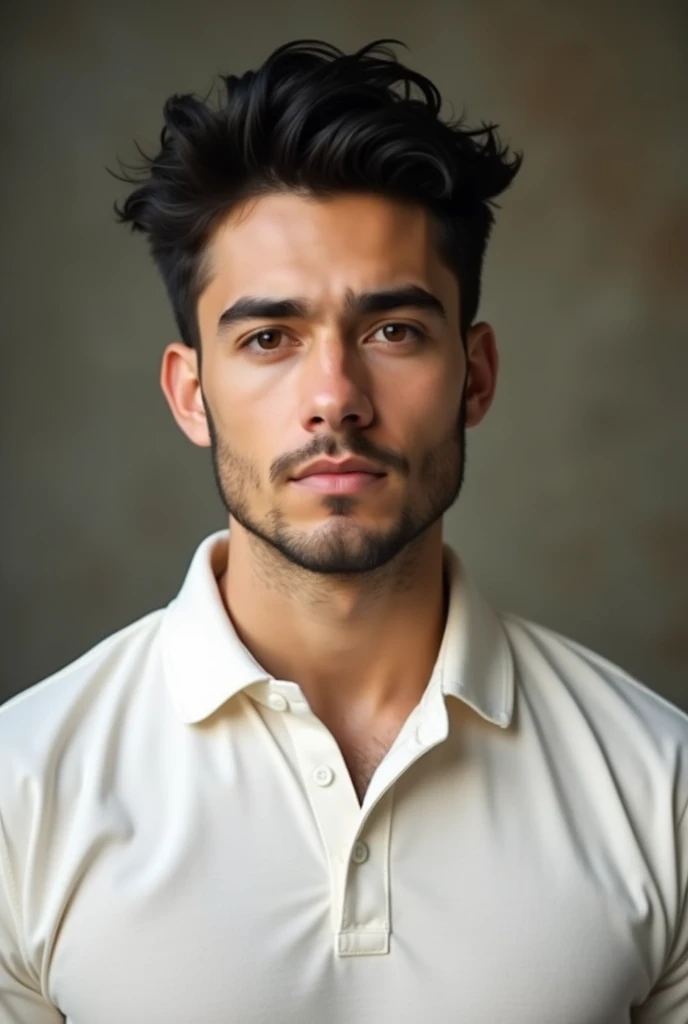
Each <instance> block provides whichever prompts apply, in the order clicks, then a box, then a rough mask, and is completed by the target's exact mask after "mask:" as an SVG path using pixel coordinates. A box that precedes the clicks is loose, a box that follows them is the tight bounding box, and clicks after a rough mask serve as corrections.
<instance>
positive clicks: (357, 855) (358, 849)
mask: <svg viewBox="0 0 688 1024" xmlns="http://www.w3.org/2000/svg"><path fill="white" fill-rule="evenodd" d="M369 853H370V850H369V849H368V846H367V845H366V843H364V842H362V840H360V839H359V840H358V841H357V842H355V843H354V848H353V850H352V851H351V860H352V861H353V863H354V864H365V862H366V861H367V860H368V856H369Z"/></svg>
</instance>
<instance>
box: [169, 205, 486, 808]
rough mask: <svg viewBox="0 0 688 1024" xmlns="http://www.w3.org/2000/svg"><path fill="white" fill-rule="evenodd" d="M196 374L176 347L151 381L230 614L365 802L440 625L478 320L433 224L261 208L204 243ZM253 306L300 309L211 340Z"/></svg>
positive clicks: (476, 362) (481, 372)
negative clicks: (219, 519) (368, 303)
mask: <svg viewBox="0 0 688 1024" xmlns="http://www.w3.org/2000/svg"><path fill="white" fill-rule="evenodd" d="M208 257H209V262H210V268H211V272H210V278H209V283H208V284H207V286H206V288H205V290H204V291H203V292H202V294H201V296H200V298H199V302H198V308H197V312H198V321H199V328H200V335H201V351H202V365H201V369H200V376H199V365H198V359H197V355H196V353H195V352H194V351H193V350H191V349H190V348H188V347H187V346H185V345H183V344H181V343H179V342H174V343H172V344H170V345H169V346H168V347H167V349H166V350H165V353H164V356H163V364H162V370H161V386H162V389H163V392H164V394H165V396H166V398H167V401H168V403H169V405H170V408H171V410H172V413H173V415H174V417H175V419H176V421H177V423H178V424H179V426H180V427H181V429H182V430H183V431H184V433H185V434H186V435H187V437H189V438H190V440H191V441H192V442H193V443H194V444H197V445H200V446H210V447H211V450H212V455H213V466H214V469H215V476H216V480H217V483H218V487H219V490H220V494H221V496H222V499H223V501H224V503H225V507H226V508H227V511H228V514H229V516H230V527H231V541H230V550H229V556H228V563H227V568H226V571H225V573H224V575H223V576H222V578H221V580H220V587H221V591H222V594H223V598H224V601H225V605H226V608H227V611H228V613H229V615H230V616H231V619H232V622H233V624H234V626H235V628H236V630H237V632H238V634H239V636H240V637H241V639H242V641H243V642H244V643H245V645H246V646H247V647H248V648H249V650H251V652H252V653H253V655H254V657H255V658H256V659H257V660H258V661H259V662H260V664H261V665H263V667H264V668H265V669H266V670H267V671H269V672H270V673H272V674H273V675H274V676H275V677H276V678H279V679H287V680H292V681H294V682H298V683H299V685H300V686H301V687H302V689H303V691H304V694H305V696H306V699H307V700H308V701H309V703H310V705H311V707H312V709H313V711H314V712H315V714H317V715H318V716H319V717H320V718H321V719H322V721H323V722H324V723H325V724H326V725H327V726H328V728H330V730H331V731H332V733H333V735H334V736H335V739H337V742H338V743H339V745H340V747H341V749H342V753H343V754H344V756H345V759H346V760H347V763H348V764H349V768H350V771H351V774H352V779H353V781H354V784H355V786H356V788H357V790H358V792H359V794H361V793H362V792H363V791H364V790H365V787H366V785H367V782H368V779H369V777H370V775H371V774H372V771H373V770H374V767H375V765H376V764H377V763H378V762H379V760H380V759H381V757H382V756H383V755H384V752H385V750H386V749H387V748H388V747H389V745H390V744H391V742H392V741H393V739H394V736H395V735H396V733H397V732H398V730H399V728H400V727H401V725H402V724H403V722H404V720H405V719H406V717H407V716H408V714H409V713H410V711H411V710H412V709H413V707H414V706H415V705H416V704H417V703H418V700H419V699H420V696H421V695H422V693H423V690H424V689H425V686H426V685H427V682H428V680H429V678H430V674H431V672H432V668H433V665H434V662H435V660H436V657H437V653H438V650H439V645H440V642H441V638H442V633H443V630H444V623H445V617H446V594H445V587H444V585H443V574H442V516H443V514H444V513H445V512H446V511H447V509H448V508H450V506H451V505H452V504H453V503H454V501H455V500H456V498H457V497H458V494H459V490H460V487H461V482H462V478H463V465H464V433H465V428H466V427H472V426H475V425H476V424H478V423H479V422H480V421H481V420H482V418H483V416H484V415H485V413H486V412H487V410H488V409H489V407H490V404H491V402H492V399H493V395H494V389H495V382H496V376H497V365H498V358H497V350H496V344H495V338H494V333H493V331H492V329H491V328H490V326H489V325H488V324H485V323H478V324H475V325H474V326H472V327H471V328H470V330H469V332H468V334H467V336H466V338H465V346H464V343H463V342H462V339H461V336H460V332H459V302H460V294H459V286H458V282H457V280H456V277H455V275H454V273H453V272H452V271H451V270H450V269H449V268H448V267H446V266H445V265H444V264H443V263H442V261H441V259H440V257H439V254H438V252H437V249H436V246H435V241H434V229H433V224H432V222H431V219H430V217H429V215H428V214H427V213H426V212H425V211H424V210H423V209H421V208H419V207H415V206H411V205H406V204H402V203H398V202H394V201H390V200H388V199H384V198H381V197H378V196H370V195H342V196H337V197H334V198H328V199H325V200H323V199H315V198H312V197H303V196H299V195H295V194H293V193H280V194H273V195H268V196H263V197H260V198H258V199H254V200H252V201H250V202H247V203H244V204H243V205H242V206H241V207H239V208H237V209H235V210H233V211H232V213H231V214H230V215H229V216H228V217H227V219H226V220H225V221H224V222H223V223H222V224H221V225H220V226H219V228H218V229H217V230H216V232H215V234H214V236H213V238H212V239H211V242H210V244H209V249H208ZM409 285H414V286H417V287H420V288H423V289H425V290H426V291H427V292H429V293H431V294H432V295H433V296H435V297H436V298H437V299H439V301H440V303H441V304H442V307H443V309H444V313H445V315H444V316H442V315H440V314H439V313H438V312H436V311H434V310H432V309H426V308H418V307H416V306H412V305H404V306H399V307H398V308H394V309H390V310H387V311H384V312H380V311H378V312H372V313H370V312H368V313H365V314H360V313H354V312H352V310H351V299H352V296H356V295H358V294H360V293H370V292H378V291H381V290H384V291H387V290H390V289H396V288H400V287H406V286H409ZM246 296H254V297H260V298H271V299H287V298H289V299H300V300H304V301H305V302H307V303H308V304H309V306H308V308H307V309H305V310H302V311H300V315H299V316H288V317H285V316H281V317H279V318H266V317H264V316H263V317H260V318H253V319H245V320H242V321H240V322H236V323H232V324H230V325H225V326H224V327H222V328H219V327H218V323H219V320H220V317H221V314H223V313H224V312H225V311H226V310H227V309H228V308H229V307H230V306H232V305H233V304H234V303H235V302H236V301H237V300H238V299H241V298H243V297H246ZM346 455H357V456H361V457H363V458H366V459H369V460H370V461H372V462H373V463H375V464H376V465H377V466H378V467H379V468H380V469H381V470H382V471H384V472H385V473H386V475H385V476H384V478H383V479H382V480H381V481H379V482H378V483H376V484H375V485H374V486H373V487H370V488H368V489H366V490H364V491H362V492H360V493H358V494H353V495H337V496H333V495H323V494H317V493H313V492H311V491H308V490H304V489H303V488H300V487H298V486H297V485H295V484H294V483H293V481H292V480H291V479H290V478H291V477H292V475H293V474H295V473H297V472H298V471H299V470H301V469H303V468H304V467H305V466H306V465H307V463H309V462H311V461H312V460H313V459H315V458H319V457H322V456H326V457H330V458H334V459H341V458H343V457H345V456H346Z"/></svg>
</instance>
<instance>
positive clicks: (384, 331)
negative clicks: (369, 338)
mask: <svg viewBox="0 0 688 1024" xmlns="http://www.w3.org/2000/svg"><path fill="white" fill-rule="evenodd" d="M379 335H382V337H381V339H380V340H382V341H388V342H389V343H390V344H391V345H399V344H405V343H409V342H415V341H419V340H420V338H421V336H422V334H421V331H420V330H419V329H418V328H417V327H412V326H411V324H401V323H389V324H384V325H383V326H382V327H378V329H377V331H375V334H373V338H377V337H378V336H379Z"/></svg>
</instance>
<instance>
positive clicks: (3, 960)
mask: <svg viewBox="0 0 688 1024" xmlns="http://www.w3.org/2000/svg"><path fill="white" fill-rule="evenodd" d="M29 1021H30V1022H31V1024H63V1021H64V1017H63V1016H62V1014H61V1013H60V1012H59V1010H57V1008H56V1007H54V1006H52V1005H51V1004H50V1003H49V1002H48V1001H47V1000H46V999H45V998H44V997H43V994H42V993H41V991H40V986H39V984H38V982H37V979H36V978H35V977H34V975H33V972H32V971H31V970H30V969H29V967H28V965H27V963H26V958H25V956H24V951H23V949H22V942H21V926H20V920H19V908H18V904H17V899H16V894H15V892H14V881H13V878H12V875H11V866H10V863H9V858H8V856H7V851H6V848H5V840H4V836H3V831H2V822H1V821H0V1024H29Z"/></svg>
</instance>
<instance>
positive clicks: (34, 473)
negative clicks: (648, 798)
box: [0, 0, 688, 708]
mask: <svg viewBox="0 0 688 1024" xmlns="http://www.w3.org/2000/svg"><path fill="white" fill-rule="evenodd" d="M299 36H309V37H313V36H315V37H321V38H326V39H329V40H331V41H333V42H335V43H337V44H339V45H340V46H343V47H345V48H351V47H355V46H359V45H362V44H363V43H365V42H368V41H369V40H371V39H372V38H375V37H380V36H395V37H398V38H401V39H402V40H404V41H406V42H407V43H408V44H409V46H410V48H411V52H410V54H409V55H407V58H406V59H407V60H408V61H409V62H410V63H411V64H413V65H414V66H415V67H417V68H418V69H419V70H421V71H423V72H425V73H426V74H429V75H430V76H431V77H433V78H434V79H435V80H436V82H437V84H438V85H439V86H440V88H441V89H442V90H443V93H444V94H445V96H446V100H447V101H448V102H449V103H450V104H451V105H452V106H453V108H454V110H455V111H457V112H458V111H460V110H461V109H462V108H465V110H466V111H467V113H468V116H469V118H471V119H473V120H475V121H477V120H481V119H486V120H487V119H490V120H495V121H497V122H499V123H500V124H501V126H502V133H503V136H504V137H505V139H507V140H509V141H511V142H512V143H513V144H514V145H515V146H516V147H518V148H522V149H523V150H524V151H525V163H524V166H523V170H522V172H521V174H520V176H519V178H518V179H517V182H516V184H515V186H514V188H513V190H512V191H511V192H510V193H508V194H507V196H506V197H505V199H504V202H503V210H502V212H501V213H500V214H499V220H498V226H497V230H496V233H495V236H494V240H493V243H492V247H491V250H490V253H489V256H488V261H487V267H486V278H485V291H484V301H483V305H482V315H483V316H484V317H485V318H488V319H490V320H491V321H492V322H493V323H494V324H495V326H496V328H497V332H498V337H499V339H500V344H501V353H502V374H501V382H500V387H499V392H498V397H497V401H496V404H495V407H494V409H493V411H492V413H491V415H490V417H489V419H488V421H487V422H486V423H485V424H484V426H482V427H480V428H479V430H477V431H475V432H473V433H472V434H471V435H469V467H468V473H467V481H466V486H465V489H464V493H463V495H462V498H461V500H460V502H459V504H458V505H457V506H456V508H455V509H453V510H452V513H451V514H450V515H449V516H448V517H447V520H446V535H447V537H448V539H449V540H450V542H452V543H453V544H454V545H455V546H456V547H457V548H458V550H460V552H461V554H462V556H463V558H464V560H465V561H466V563H467V564H468V566H469V567H470V569H471V570H472V571H473V573H474V574H475V576H476V577H477V578H478V580H479V581H480V582H481V583H482V586H483V588H484V589H485V590H486V591H487V592H488V594H490V595H491V597H492V598H493V599H494V600H495V601H496V602H497V603H498V604H500V605H502V606H504V607H507V608H510V609H512V610H514V611H517V612H519V613H521V614H524V615H527V616H530V617H532V618H535V619H537V620H539V621H541V622H544V623H545V624H547V625H549V626H552V627H554V628H555V629H558V630H559V631H562V632H565V633H567V634H569V635H572V636H574V637H575V638H577V639H578V640H580V641H582V642H583V643H586V644H588V645H589V646H592V647H594V648H596V649H597V650H599V651H600V652H602V653H603V654H605V655H606V656H608V657H610V658H612V659H613V660H615V661H617V662H619V663H620V664H622V665H623V666H624V667H626V668H627V669H628V670H629V671H630V672H631V673H633V674H634V675H636V676H637V677H639V678H640V679H642V680H643V681H644V682H645V683H646V684H647V685H649V686H650V687H652V688H654V689H656V690H658V691H660V692H662V693H664V694H665V695H666V696H668V697H669V698H670V699H672V700H673V701H674V702H676V703H678V704H679V705H681V706H683V707H685V708H688V688H687V686H686V680H687V675H686V668H687V664H688V631H687V629H686V612H687V611H688V572H687V570H688V525H687V523H688V516H687V506H688V500H687V499H688V481H687V473H686V455H687V452H688V441H687V436H688V429H687V428H688V404H687V403H686V391H687V390H688V345H687V344H686V332H687V328H688V295H687V288H686V282H687V280H688V135H687V131H686V125H687V122H686V109H688V75H687V73H686V65H687V63H688V62H687V59H686V53H687V44H688V4H685V3H683V2H678V0H677V2H667V0H664V2H661V0H660V2H654V3H652V4H649V3H647V2H643V3H641V2H638V0H625V2H610V0H595V2H592V0H587V2H560V3H557V2H546V0H521V2H515V0H514V2H511V3H509V2H506V0H462V2H460V3H459V2H455V3H446V2H444V0H435V2H433V0H429V2H428V0H426V2H425V3H417V2H415V3H413V2H408V0H395V2H391V0H347V2H346V3H340V4H335V3H323V2H322V0H299V2H296V3H285V2H284V0H253V2H251V3H249V4H243V3H242V4H238V3H227V2H213V0H195V2H194V3H190V2H188V0H166V2H164V3H163V2H160V3H157V2H150V0H146V2H139V0H118V2H117V3H111V2H104V0H89V2H86V0H79V2H74V0H72V2H67V0H61V2H54V3H46V2H41V0H37V2H34V3H32V4H15V5H12V7H11V9H10V8H9V6H8V9H7V11H6V13H5V14H4V15H3V28H2V33H1V37H2V38H1V42H0V68H1V70H0V74H1V76H2V104H1V106H0V117H1V118H2V153H3V158H2V162H1V165H0V173H1V175H2V182H1V185H2V203H1V205H0V209H1V210H2V240H3V244H2V248H1V259H2V284H1V288H2V295H1V303H2V304H1V308H2V328H3V339H2V366H3V371H4V372H3V379H2V384H3V399H2V403H1V404H0V409H1V410H2V417H3V420H2V454H3V485H4V486H3V498H2V540H3V551H2V570H3V571H2V678H1V680H0V698H1V697H6V696H9V695H10V694H12V693H14V692H16V691H18V690H20V689H22V688H23V687H26V686H27V685H29V684H30V683H33V682H35V681H37V680H38V679H40V678H41V677H43V676H45V675H46V674H48V673H49V672H51V671H53V670H55V669H57V668H59V667H61V666H62V665H63V664H65V663H66V662H67V661H69V660H71V659H72V658H74V657H75V656H77V655H78V654H80V653H81V652H82V651H84V650H85V649H86V648H88V647H89V646H91V645H92V644H94V643H95V642H96V641H97V640H99V639H100V638H102V637H104V636H105V635H107V634H108V633H110V632H112V631H114V630H115V629H117V628H118V627H120V626H122V625H124V624H126V623H127V622H129V621H131V620H132V619H134V618H136V617H138V616H139V615H141V614H143V613H144V612H146V611H148V610H150V609H153V608H155V607H158V606H160V605H161V604H163V603H166V602H167V601H168V600H169V599H170V598H171V597H172V596H173V595H174V593H175V591H176V589H177V588H178V586H179V584H180V582H181V579H182V576H183V574H184V572H185V570H186V566H187V562H188V559H189V557H190V555H191V553H192V551H193V549H194V547H195V546H196V544H197V542H198V541H199V540H200V538H201V537H202V536H204V535H205V533H207V532H210V531H211V530H213V529H215V528H220V527H222V526H223V525H224V521H223V510H222V508H221V506H220V503H219V500H218V499H217V498H216V496H215V490H214V485H213V482H212V476H211V471H210V464H209V460H208V457H207V453H205V452H200V451H198V450H196V449H194V448H192V446H191V445H190V444H189V443H188V442H186V441H185V439H184V438H183V437H182V436H181V434H180V433H179V432H178V430H177V428H176V427H175V426H174V424H173V421H172V418H171V416H170V415H169V413H168V411H167V408H166V406H165V405H164V402H163V398H162V396H161V394H160V392H159V390H158V383H157V376H158V364H159V358H160V354H161V352H162V348H163V346H164V344H165V343H166V342H167V341H168V340H169V339H171V338H172V337H173V336H174V333H175V332H174V327H173V322H172V316H171V313H170V311H169V309H168V307H167V303H166V299H165V296H164V294H163V289H162V285H161V283H160V282H159V281H158V279H157V277H156V276H155V273H154V270H153V268H152V265H151V263H150V262H149V259H148V256H147V253H146V250H145V244H144V242H143V240H142V239H140V238H134V237H131V236H130V235H129V234H128V233H127V231H125V229H124V228H122V227H118V226H116V225H115V224H114V221H113V217H112V212H111V206H112V202H113V200H114V199H115V198H117V197H118V196H120V195H121V194H122V193H121V186H119V185H118V184H117V183H116V182H115V181H113V179H112V178H111V177H109V176H108V174H107V173H106V171H105V167H106V166H108V167H111V168H114V167H115V166H116V157H117V156H119V157H121V158H123V159H124V160H129V159H132V158H133V157H134V156H135V151H134V146H133V140H134V139H137V140H138V141H139V142H140V143H141V144H142V146H143V148H144V149H146V150H150V149H151V148H152V147H153V146H154V145H155V143H156V140H157V136H158V132H159V130H160V125H161V108H162V104H163V102H164V100H165V99H166V97H167V96H168V95H169V94H171V93H173V92H183V91H196V92H199V93H205V92H206V91H207V90H208V89H209V87H210V86H211V85H212V81H213V76H214V75H216V74H217V73H221V72H229V71H233V72H238V71H243V70H245V69H247V68H249V67H252V66H255V65H256V64H257V63H259V62H260V61H261V60H262V59H263V58H264V57H265V56H266V55H267V53H268V52H269V50H270V49H272V48H273V47H274V46H275V45H277V44H279V43H281V42H284V41H286V40H288V39H290V38H295V37H299Z"/></svg>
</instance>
